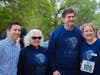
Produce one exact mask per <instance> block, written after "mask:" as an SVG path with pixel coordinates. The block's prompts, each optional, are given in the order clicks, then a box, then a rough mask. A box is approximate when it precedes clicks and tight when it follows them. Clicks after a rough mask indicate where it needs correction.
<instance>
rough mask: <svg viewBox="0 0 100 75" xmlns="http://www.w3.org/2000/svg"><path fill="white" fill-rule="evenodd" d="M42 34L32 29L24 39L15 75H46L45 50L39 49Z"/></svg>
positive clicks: (46, 58) (46, 59)
mask: <svg viewBox="0 0 100 75" xmlns="http://www.w3.org/2000/svg"><path fill="white" fill-rule="evenodd" d="M42 42H43V35H42V32H41V31H40V30H38V29H32V30H30V31H29V33H27V35H26V36H25V37H24V44H25V48H23V49H22V50H21V53H20V56H19V62H18V74H17V75H47V74H45V73H46V68H47V65H48V57H47V52H46V51H47V50H46V49H45V48H43V47H41V43H42Z"/></svg>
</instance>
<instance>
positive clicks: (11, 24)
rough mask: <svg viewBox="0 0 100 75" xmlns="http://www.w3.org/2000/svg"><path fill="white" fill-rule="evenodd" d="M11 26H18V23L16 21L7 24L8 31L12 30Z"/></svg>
mask: <svg viewBox="0 0 100 75" xmlns="http://www.w3.org/2000/svg"><path fill="white" fill-rule="evenodd" d="M13 25H19V26H20V23H19V22H17V21H11V22H10V23H9V24H8V26H7V29H9V30H10V29H11V28H12V26H13Z"/></svg>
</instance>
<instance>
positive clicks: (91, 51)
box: [80, 23, 100, 75]
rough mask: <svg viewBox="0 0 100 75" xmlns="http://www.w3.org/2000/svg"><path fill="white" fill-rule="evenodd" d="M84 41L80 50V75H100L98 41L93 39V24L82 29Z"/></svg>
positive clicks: (99, 46) (99, 47) (99, 42)
mask: <svg viewBox="0 0 100 75" xmlns="http://www.w3.org/2000/svg"><path fill="white" fill-rule="evenodd" d="M82 32H83V37H84V39H85V41H84V42H83V43H82V46H81V47H82V48H81V67H80V75H100V39H97V38H96V37H95V35H96V34H95V28H94V27H93V24H91V23H88V24H84V25H83V27H82Z"/></svg>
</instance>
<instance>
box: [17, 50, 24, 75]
mask: <svg viewBox="0 0 100 75" xmlns="http://www.w3.org/2000/svg"><path fill="white" fill-rule="evenodd" d="M23 65H24V53H23V50H21V52H20V55H19V60H18V64H17V75H23Z"/></svg>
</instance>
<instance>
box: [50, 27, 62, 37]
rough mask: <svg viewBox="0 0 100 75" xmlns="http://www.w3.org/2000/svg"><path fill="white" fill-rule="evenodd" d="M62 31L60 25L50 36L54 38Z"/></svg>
mask: <svg viewBox="0 0 100 75" xmlns="http://www.w3.org/2000/svg"><path fill="white" fill-rule="evenodd" d="M63 30H64V26H63V25H61V26H59V27H57V28H56V29H55V30H53V31H52V33H51V35H53V36H54V37H56V36H57V35H58V34H59V33H62V32H63Z"/></svg>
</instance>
